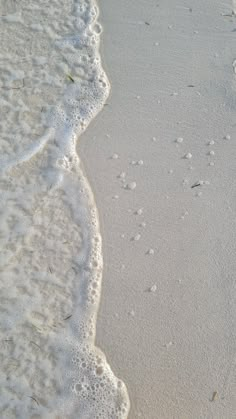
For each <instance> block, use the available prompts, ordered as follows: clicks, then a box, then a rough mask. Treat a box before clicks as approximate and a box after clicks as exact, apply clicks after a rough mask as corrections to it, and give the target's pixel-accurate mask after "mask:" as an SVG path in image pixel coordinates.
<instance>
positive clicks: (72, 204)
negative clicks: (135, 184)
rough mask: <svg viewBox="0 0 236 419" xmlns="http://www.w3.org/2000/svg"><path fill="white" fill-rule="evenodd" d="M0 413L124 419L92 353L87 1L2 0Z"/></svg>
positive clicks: (95, 69)
mask: <svg viewBox="0 0 236 419" xmlns="http://www.w3.org/2000/svg"><path fill="white" fill-rule="evenodd" d="M0 15H1V18H0V19H1V28H2V34H1V41H0V42H1V53H0V70H1V78H0V87H1V93H2V94H1V98H0V103H1V115H2V118H1V159H0V173H1V178H0V192H1V201H0V202H1V203H0V212H1V221H0V246H1V257H0V269H1V280H0V281H1V290H0V314H1V325H0V345H1V346H0V347H1V350H0V361H1V376H0V387H1V397H0V416H1V417H3V418H17V419H19V418H22V419H26V418H32V419H33V418H34V419H36V418H68V419H70V418H71V419H73V418H80V419H85V418H89V419H113V418H114V419H116V418H117V419H118V418H120V419H121V418H122V419H123V418H127V416H128V412H129V398H128V394H127V390H126V387H125V385H124V384H123V382H122V381H121V380H119V379H118V378H116V377H115V376H114V374H113V372H112V370H111V368H110V366H109V364H108V363H107V361H106V358H105V355H104V354H103V353H102V352H101V351H100V350H99V349H98V348H96V346H95V328H96V318H97V312H98V308H99V300H100V294H101V281H102V268H103V261H102V243H101V236H100V230H99V221H98V214H97V209H96V205H95V202H94V197H93V194H92V191H91V189H90V186H89V184H88V181H87V179H86V177H85V175H84V174H83V171H82V169H81V165H80V161H79V156H78V154H77V151H76V147H77V142H78V137H79V136H80V134H82V132H83V131H84V130H85V129H86V128H87V126H88V125H89V123H90V122H91V120H92V119H93V118H94V117H95V116H96V115H97V114H98V112H99V111H100V110H101V109H102V108H103V106H104V103H105V101H106V99H107V97H108V94H109V89H110V86H109V81H108V79H107V77H106V74H105V72H104V70H103V68H102V65H101V58H100V55H99V38H100V34H101V31H102V28H101V25H100V24H99V23H98V21H97V18H98V7H97V5H96V4H95V2H94V1H93V0H79V1H76V0H51V1H50V2H48V1H44V0H37V1H36V0H30V1H29V0H22V1H21V2H20V4H16V2H14V1H8V2H6V1H5V0H0Z"/></svg>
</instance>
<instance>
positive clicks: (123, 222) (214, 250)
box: [80, 0, 236, 419]
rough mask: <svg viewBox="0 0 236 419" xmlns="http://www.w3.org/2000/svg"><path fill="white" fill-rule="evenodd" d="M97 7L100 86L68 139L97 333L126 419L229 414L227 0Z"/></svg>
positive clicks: (231, 217)
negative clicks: (98, 263)
mask: <svg viewBox="0 0 236 419" xmlns="http://www.w3.org/2000/svg"><path fill="white" fill-rule="evenodd" d="M100 8H101V15H102V22H103V25H104V28H105V32H104V36H103V55H104V57H105V61H106V68H107V72H108V75H109V78H110V80H111V84H112V94H111V96H110V97H109V99H108V105H107V106H106V107H105V108H104V110H103V112H102V114H100V115H99V117H98V118H97V119H96V120H95V121H94V122H93V123H92V125H91V126H90V128H89V130H88V131H87V132H86V133H85V134H84V136H83V138H82V140H81V145H80V153H81V156H82V160H83V162H84V164H85V167H86V172H87V174H88V177H89V179H90V181H91V182H92V188H93V190H94V192H95V196H96V202H97V206H98V209H99V214H100V219H101V224H102V236H103V241H104V251H105V274H104V279H103V294H102V304H101V308H100V315H99V320H98V328H97V342H98V344H99V346H100V347H101V348H102V349H103V350H105V352H106V354H107V357H108V361H109V362H110V364H111V365H112V367H113V368H114V371H115V373H116V375H118V376H120V377H122V379H123V380H124V381H125V383H126V384H127V386H128V391H129V395H130V399H131V412H130V416H129V418H130V419H136V418H139V417H140V418H144V419H171V418H174V419H190V418H191V419H200V418H202V419H210V418H212V419H213V418H214V419H223V418H224V419H233V418H234V417H235V412H236V380H235V374H236V370H235V362H236V359H235V350H236V329H235V321H236V308H235V297H236V288H235V284H236V283H235V250H236V249H235V247H236V245H235V243H236V240H235V239H236V229H235V215H236V213H235V212H236V208H235V185H234V184H235V175H236V170H235V161H236V146H235V139H236V126H235V110H236V92H235V88H236V82H235V73H234V69H233V65H232V63H233V61H234V59H235V58H236V49H235V36H236V35H235V28H236V20H235V18H234V17H230V16H229V15H230V13H231V12H232V4H231V2H230V1H229V0H228V1H225V2H221V1H220V0H217V1H216V0H199V1H197V2H196V1H188V2H187V1H185V0H179V1H175V0H169V1H159V2H158V1H154V0H150V1H149V2H144V1H141V0H138V1H137V0H132V1H129V2H127V1H126V0H120V1H119V2H117V1H115V0H110V1H109V2H107V1H105V0H100ZM224 15H225V16H224ZM145 22H147V23H145ZM178 138H183V141H182V140H179V141H177V142H176V140H177V139H178ZM209 142H211V144H209ZM114 153H116V154H117V155H118V158H115V159H114V158H111V157H112V156H113V155H114ZM188 153H190V154H188ZM184 156H186V157H188V158H184ZM140 160H142V161H143V165H142V164H141V165H139V164H132V162H133V163H134V162H138V161H140ZM124 173H125V174H126V175H125V174H124ZM118 175H120V177H118ZM130 182H136V188H135V189H134V190H127V189H126V188H124V186H125V185H126V184H128V183H130ZM198 183H200V185H199V186H196V187H195V188H191V186H193V185H195V184H198ZM141 208H142V209H143V212H142V211H140V213H141V212H142V213H141V214H140V215H138V214H136V211H137V210H139V209H141ZM141 223H146V225H144V224H142V225H141ZM137 234H140V237H139V240H133V238H134V237H137ZM150 249H152V250H153V251H151V252H150ZM148 251H149V254H147V253H148ZM153 286H154V288H152V292H150V287H153Z"/></svg>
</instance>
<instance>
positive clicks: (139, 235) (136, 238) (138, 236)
mask: <svg viewBox="0 0 236 419" xmlns="http://www.w3.org/2000/svg"><path fill="white" fill-rule="evenodd" d="M140 239H141V234H139V233H138V234H136V235H135V236H134V237H133V240H134V241H135V242H137V241H139V240H140Z"/></svg>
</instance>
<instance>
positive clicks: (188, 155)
mask: <svg viewBox="0 0 236 419" xmlns="http://www.w3.org/2000/svg"><path fill="white" fill-rule="evenodd" d="M192 157H193V155H192V154H191V153H187V154H185V156H184V158H185V159H188V160H190V159H191V158H192Z"/></svg>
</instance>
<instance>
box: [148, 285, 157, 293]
mask: <svg viewBox="0 0 236 419" xmlns="http://www.w3.org/2000/svg"><path fill="white" fill-rule="evenodd" d="M156 290H157V286H156V285H155V284H154V285H152V286H151V287H150V288H149V291H150V292H156Z"/></svg>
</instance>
